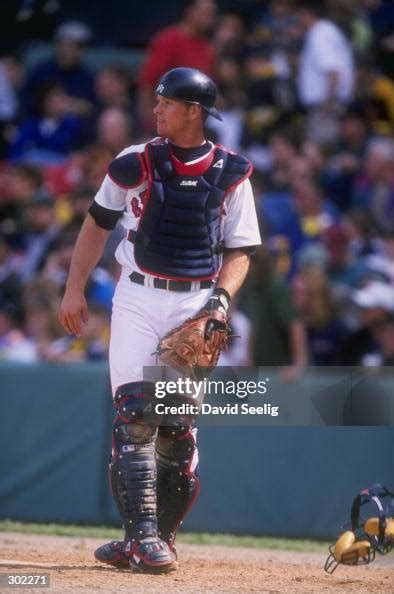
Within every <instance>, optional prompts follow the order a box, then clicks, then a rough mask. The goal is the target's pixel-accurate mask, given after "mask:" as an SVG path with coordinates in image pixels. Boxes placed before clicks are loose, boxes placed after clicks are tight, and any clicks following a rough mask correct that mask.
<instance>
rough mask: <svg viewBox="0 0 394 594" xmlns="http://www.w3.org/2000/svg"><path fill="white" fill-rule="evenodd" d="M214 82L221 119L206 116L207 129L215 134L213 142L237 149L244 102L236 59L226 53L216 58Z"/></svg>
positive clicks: (241, 75)
mask: <svg viewBox="0 0 394 594" xmlns="http://www.w3.org/2000/svg"><path fill="white" fill-rule="evenodd" d="M216 84H217V86H218V91H219V97H218V101H217V106H218V108H219V110H220V115H221V116H222V120H223V121H222V122H220V121H219V120H217V119H215V118H208V121H207V129H208V130H209V132H213V133H214V134H215V139H214V140H215V142H217V143H219V144H222V145H223V146H227V147H229V148H230V149H231V150H234V151H237V150H239V146H240V142H241V137H242V130H243V119H244V106H245V103H246V93H245V88H244V82H243V73H242V67H241V65H240V63H239V61H238V60H236V59H235V58H233V57H232V56H226V55H223V56H221V57H219V58H218V60H217V66H216Z"/></svg>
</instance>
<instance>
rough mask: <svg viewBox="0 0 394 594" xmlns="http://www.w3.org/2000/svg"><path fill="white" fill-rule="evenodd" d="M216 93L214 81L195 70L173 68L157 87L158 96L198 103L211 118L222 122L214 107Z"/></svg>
mask: <svg viewBox="0 0 394 594" xmlns="http://www.w3.org/2000/svg"><path fill="white" fill-rule="evenodd" d="M216 92H217V91H216V85H215V83H214V82H213V80H211V79H210V78H209V77H208V76H206V74H203V73H202V72H200V71H199V70H196V69H195V68H173V69H172V70H169V71H168V72H166V73H165V74H163V76H162V77H161V79H160V82H159V84H158V85H157V87H156V95H161V96H162V97H168V98H169V99H178V100H179V101H186V102H187V103H197V104H198V105H201V107H202V108H203V109H205V111H207V112H208V113H209V114H210V115H211V116H213V117H214V118H216V119H218V120H221V119H222V117H221V115H220V113H219V112H218V110H217V109H216V108H215V107H214V105H215V100H216Z"/></svg>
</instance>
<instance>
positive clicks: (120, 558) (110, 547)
mask: <svg viewBox="0 0 394 594" xmlns="http://www.w3.org/2000/svg"><path fill="white" fill-rule="evenodd" d="M126 546H127V542H125V541H123V540H112V541H111V542H107V543H106V544H104V545H101V547H98V549H96V550H95V551H94V556H95V557H96V559H97V561H101V563H107V564H108V565H113V566H114V567H118V568H119V569H129V567H130V557H128V556H127V554H126V552H125V549H126Z"/></svg>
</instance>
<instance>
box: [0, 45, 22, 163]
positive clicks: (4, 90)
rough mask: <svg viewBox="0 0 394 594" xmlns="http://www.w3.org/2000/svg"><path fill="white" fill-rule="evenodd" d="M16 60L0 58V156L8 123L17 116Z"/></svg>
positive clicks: (6, 135) (4, 149)
mask: <svg viewBox="0 0 394 594" xmlns="http://www.w3.org/2000/svg"><path fill="white" fill-rule="evenodd" d="M16 63H17V62H16V60H14V58H12V57H11V56H9V57H4V58H2V59H1V60H0V158H2V157H3V156H5V154H6V151H7V146H8V140H9V136H10V133H11V131H10V124H12V123H13V122H14V121H15V120H16V118H17V116H18V107H19V100H18V94H17V91H18V84H17V75H16V76H14V75H15V74H16V73H17V67H16V68H13V65H14V64H16Z"/></svg>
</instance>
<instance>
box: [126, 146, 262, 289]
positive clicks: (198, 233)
mask: <svg viewBox="0 0 394 594" xmlns="http://www.w3.org/2000/svg"><path fill="white" fill-rule="evenodd" d="M145 163H146V167H147V172H148V189H147V199H146V201H145V205H144V209H143V211H142V214H141V218H140V222H139V226H138V229H137V231H136V232H135V233H134V237H133V241H134V247H135V251H134V255H135V260H136V262H137V264H138V266H139V267H140V269H141V270H143V271H144V272H148V273H150V274H155V275H158V276H161V277H163V278H170V279H178V280H205V279H212V278H214V277H215V276H216V274H217V272H218V270H219V268H220V263H221V253H222V251H223V231H222V228H223V220H222V217H223V203H224V199H225V197H226V195H227V194H228V192H230V191H231V190H232V189H234V188H235V187H236V186H237V185H238V184H240V183H241V182H242V181H243V180H244V179H246V178H247V177H249V175H250V174H251V172H252V165H251V163H250V161H248V160H247V159H246V158H245V157H243V156H242V155H238V154H236V153H231V152H229V151H226V150H225V149H224V148H223V147H221V146H216V147H215V148H214V149H213V151H212V153H211V154H210V156H207V157H206V159H203V160H202V161H201V165H200V164H198V163H197V164H193V165H185V164H182V163H180V162H179V161H177V160H176V159H175V158H174V157H173V155H172V154H171V149H170V146H169V145H168V144H167V143H166V142H154V143H148V144H147V146H146V149H145Z"/></svg>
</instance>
